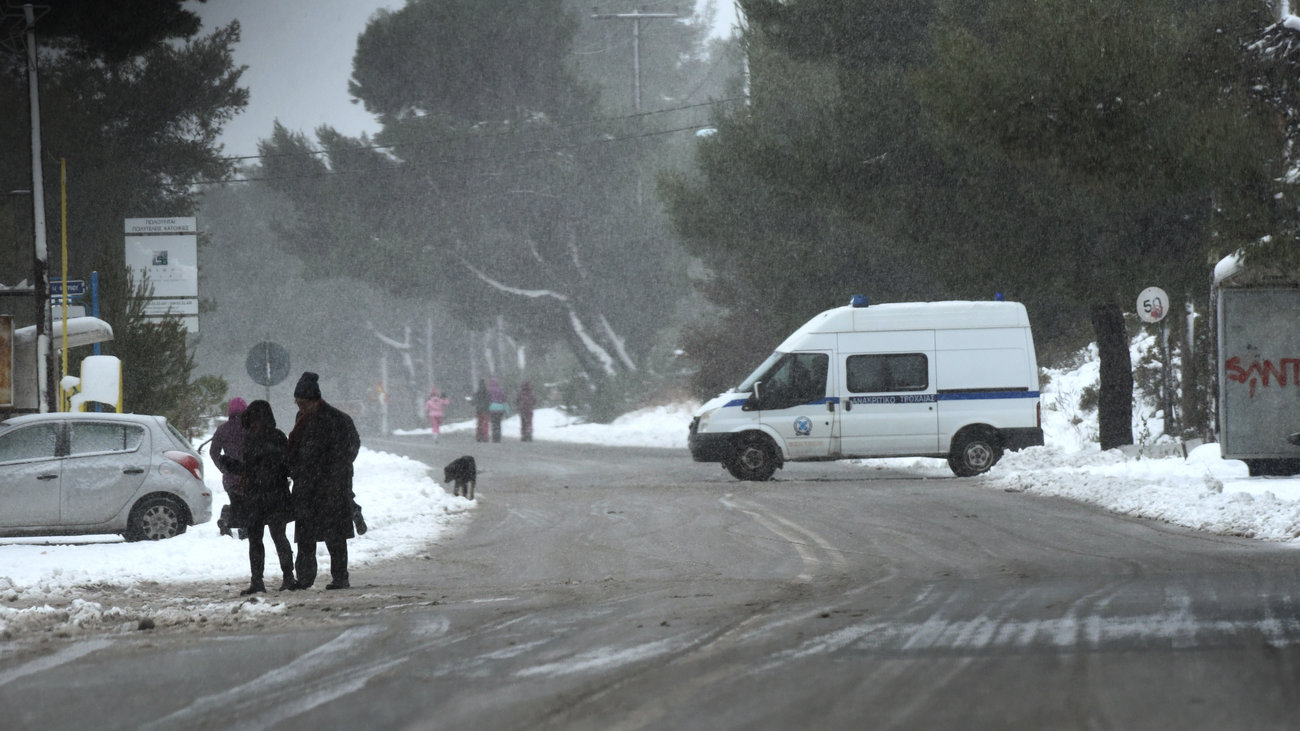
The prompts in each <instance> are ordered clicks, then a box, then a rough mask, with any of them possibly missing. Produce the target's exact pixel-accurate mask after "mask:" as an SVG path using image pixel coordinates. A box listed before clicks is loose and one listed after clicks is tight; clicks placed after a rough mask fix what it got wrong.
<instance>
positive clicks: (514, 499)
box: [0, 436, 1300, 729]
mask: <svg viewBox="0 0 1300 731" xmlns="http://www.w3.org/2000/svg"><path fill="white" fill-rule="evenodd" d="M368 445H369V446H371V447H373V448H376V449H384V450H388V451H393V452H400V453H405V454H407V455H409V456H412V457H415V458H418V459H421V460H423V461H425V462H427V463H429V464H433V465H441V464H444V463H445V462H447V461H449V460H450V459H451V458H453V457H455V456H459V455H460V454H463V453H472V454H474V455H475V456H476V457H477V458H478V461H479V465H480V469H481V470H482V473H483V474H482V476H481V479H480V483H479V505H478V506H477V507H476V508H475V510H474V514H473V517H472V520H471V521H470V522H469V524H468V525H467V526H466V527H465V528H464V529H463V530H461V531H458V532H456V533H455V534H454V535H452V536H450V537H448V538H446V539H445V540H443V541H442V542H441V543H439V544H438V545H436V546H433V547H431V549H430V550H429V552H428V555H427V557H426V560H421V559H416V560H408V561H403V562H400V563H396V564H379V565H375V566H369V567H367V568H366V569H365V570H364V571H358V572H356V573H354V576H353V584H354V586H356V587H357V589H354V590H353V591H352V592H304V593H300V594H296V595H294V597H293V603H292V605H291V606H290V607H288V609H287V610H286V611H285V612H283V613H278V614H275V615H273V616H268V622H267V624H265V625H262V626H260V628H259V629H249V628H248V627H246V626H244V627H241V628H239V629H238V630H237V631H234V632H231V631H229V630H223V631H212V632H194V631H188V632H179V631H169V632H158V633H153V634H142V633H135V634H127V635H120V634H119V635H112V636H106V637H96V638H93V639H83V640H78V641H75V642H67V643H61V642H60V641H58V639H57V638H55V639H54V641H52V642H50V643H48V646H47V647H44V648H36V649H33V650H31V651H29V652H25V653H19V654H15V655H14V656H9V657H5V658H3V660H0V707H3V708H6V709H9V716H8V718H9V720H8V721H7V724H14V725H12V726H11V727H16V728H75V727H86V726H89V725H94V726H95V727H97V728H160V729H166V728H186V729H190V728H218V727H221V728H246V729H260V728H286V729H322V728H470V727H472V728H493V729H498V728H538V727H542V728H548V727H549V728H566V729H567V728H591V729H638V728H663V729H682V728H709V729H717V728H799V727H803V728H808V727H816V728H823V729H825V728H832V729H833V728H843V729H861V728H872V729H886V728H925V729H943V728H954V729H955V728H961V729H970V728H997V729H1007V728H1035V729H1037V728H1182V729H1187V728H1192V729H1196V728H1207V729H1208V728H1215V729H1221V728H1282V727H1287V726H1289V725H1290V724H1291V723H1293V721H1294V719H1295V718H1296V717H1298V712H1300V691H1297V688H1300V684H1297V682H1296V680H1297V678H1296V674H1297V673H1296V668H1297V667H1300V648H1297V645H1298V644H1300V623H1298V622H1297V619H1296V617H1297V613H1298V610H1300V607H1298V606H1297V605H1298V604H1300V599H1298V598H1297V587H1298V586H1300V583H1298V582H1297V579H1298V578H1300V572H1297V569H1296V565H1297V564H1296V562H1297V560H1300V558H1297V556H1296V553H1295V550H1294V549H1293V548H1289V547H1286V546H1282V545H1278V544H1270V543H1263V542H1256V541H1249V540H1245V539H1237V538H1226V537H1222V536H1212V535H1208V534H1202V533H1196V532H1193V531H1190V530H1184V529H1180V528H1171V527H1169V526H1166V525H1164V524H1159V523H1154V522H1150V521H1143V520H1137V519H1132V518H1126V517H1122V516H1118V515H1115V514H1112V513H1107V512H1103V511H1101V510H1098V509H1095V508H1092V507H1088V506H1083V505H1079V504H1075V503H1072V502H1068V501H1065V500H1062V499H1058V498H1045V497H1040V496H1034V495H1031V494H1027V493H1022V492H1006V491H1001V490H992V489H987V488H978V487H976V486H975V485H974V484H973V483H972V482H971V481H966V480H958V479H921V478H919V477H917V476H916V475H914V474H908V473H902V472H899V473H890V472H888V471H872V472H871V473H870V475H869V476H867V477H868V478H867V479H864V475H863V471H862V470H861V469H860V468H859V469H854V468H852V467H850V466H847V465H841V464H835V463H819V464H804V465H791V466H788V467H787V469H785V470H784V471H782V472H780V473H778V478H779V479H778V480H777V481H774V482H771V483H761V484H752V483H748V484H746V483H738V482H735V481H733V480H732V479H731V478H730V477H728V476H727V475H726V473H725V472H723V471H722V470H721V469H719V468H718V467H717V466H716V465H700V464H694V463H692V462H690V461H689V458H688V456H687V455H686V454H685V453H684V452H681V451H677V450H658V449H619V448H609V447H596V446H582V445H572V444H557V443H534V444H519V443H506V444H495V445H492V444H488V445H477V444H474V443H472V442H468V441H465V440H464V438H463V437H459V438H458V437H455V436H453V437H449V438H444V441H443V443H441V444H439V445H436V446H434V445H430V444H428V443H427V441H426V440H423V439H419V438H394V439H391V440H387V441H385V440H371V441H370V442H368ZM335 594H343V596H335Z"/></svg>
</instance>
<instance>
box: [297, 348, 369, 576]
mask: <svg viewBox="0 0 1300 731" xmlns="http://www.w3.org/2000/svg"><path fill="white" fill-rule="evenodd" d="M318 380H319V377H318V376H317V375H316V374H315V373H311V372H307V373H303V374H302V377H301V378H300V379H298V385H297V386H296V387H295V388H294V391H293V400H294V402H295V403H297V404H298V419H297V421H296V423H295V424H294V426H293V431H291V432H290V433H289V476H290V477H292V478H293V516H294V531H293V533H294V540H295V541H296V542H297V544H298V562H297V569H298V586H299V588H302V589H306V588H308V587H310V586H311V585H312V584H314V583H315V582H316V544H317V543H318V542H321V541H324V542H325V549H326V550H327V551H329V555H330V577H331V578H332V579H333V580H332V581H331V582H330V583H329V584H328V585H326V586H325V588H326V589H346V588H348V587H349V586H350V585H351V584H350V583H349V578H348V539H350V538H353V537H354V536H355V534H354V533H353V530H352V521H353V506H354V500H353V495H352V462H353V460H355V459H356V458H357V452H358V451H359V450H360V449H361V437H360V435H358V434H357V428H356V425H354V424H353V423H352V417H350V416H348V415H347V414H345V413H343V412H342V411H339V410H338V409H336V408H334V407H333V406H330V405H329V404H327V403H325V401H324V400H323V399H322V398H321V393H320V384H319V383H318Z"/></svg>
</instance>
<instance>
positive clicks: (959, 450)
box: [948, 431, 1002, 477]
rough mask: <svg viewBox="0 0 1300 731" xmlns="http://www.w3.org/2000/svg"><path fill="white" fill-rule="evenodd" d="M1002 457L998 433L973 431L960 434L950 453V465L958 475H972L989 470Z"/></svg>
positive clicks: (953, 442)
mask: <svg viewBox="0 0 1300 731" xmlns="http://www.w3.org/2000/svg"><path fill="white" fill-rule="evenodd" d="M999 459H1002V444H1001V442H999V441H998V438H997V436H996V434H993V433H991V432H988V431H971V432H963V433H961V434H958V435H957V437H956V438H955V439H953V441H952V451H951V452H949V453H948V467H949V468H951V469H952V471H953V474H955V475H957V476H958V477H972V476H974V475H982V474H984V473H985V472H988V471H989V469H990V468H992V467H993V465H995V464H997V463H998V460H999Z"/></svg>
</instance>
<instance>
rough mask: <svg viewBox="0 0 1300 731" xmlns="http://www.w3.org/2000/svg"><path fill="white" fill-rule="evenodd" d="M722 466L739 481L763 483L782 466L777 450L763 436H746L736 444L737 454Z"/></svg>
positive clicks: (751, 434)
mask: <svg viewBox="0 0 1300 731" xmlns="http://www.w3.org/2000/svg"><path fill="white" fill-rule="evenodd" d="M722 465H723V466H724V467H726V468H727V471H728V472H730V473H731V476H732V477H735V478H736V479H737V480H752V481H755V482H762V481H764V480H768V479H771V477H772V473H773V472H776V468H777V467H779V466H781V465H780V461H779V460H778V459H777V456H776V448H775V447H774V446H773V444H772V442H771V440H769V439H768V438H767V437H765V436H763V435H762V434H753V433H750V434H744V435H742V436H741V437H740V439H738V440H737V442H736V453H735V455H733V456H732V457H731V458H730V459H728V460H727V461H726V462H723V463H722Z"/></svg>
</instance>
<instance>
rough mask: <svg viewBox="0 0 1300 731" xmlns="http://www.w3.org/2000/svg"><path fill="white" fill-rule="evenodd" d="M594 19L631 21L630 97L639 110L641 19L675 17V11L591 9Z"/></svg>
mask: <svg viewBox="0 0 1300 731" xmlns="http://www.w3.org/2000/svg"><path fill="white" fill-rule="evenodd" d="M591 17H592V18H594V19H595V20H630V21H632V97H633V100H634V108H635V109H636V111H638V112H640V111H641V21H643V20H653V19H655V18H676V17H677V14H676V13H643V12H641V11H640V10H639V9H638V10H634V11H632V12H630V13H598V12H595V8H593V9H592V13H591Z"/></svg>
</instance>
